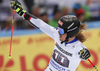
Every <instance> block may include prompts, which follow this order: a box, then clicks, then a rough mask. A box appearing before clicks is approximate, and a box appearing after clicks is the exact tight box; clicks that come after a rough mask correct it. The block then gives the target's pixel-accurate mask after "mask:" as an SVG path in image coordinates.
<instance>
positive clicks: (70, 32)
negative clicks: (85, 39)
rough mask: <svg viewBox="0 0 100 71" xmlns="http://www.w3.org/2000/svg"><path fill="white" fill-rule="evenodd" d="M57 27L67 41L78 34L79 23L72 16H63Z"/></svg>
mask: <svg viewBox="0 0 100 71" xmlns="http://www.w3.org/2000/svg"><path fill="white" fill-rule="evenodd" d="M58 27H60V28H62V29H63V30H64V33H67V39H68V38H69V37H70V38H71V37H73V36H75V35H76V34H77V33H78V32H79V27H80V21H79V20H78V19H77V17H76V16H74V15H65V16H63V17H61V18H60V19H59V21H58Z"/></svg>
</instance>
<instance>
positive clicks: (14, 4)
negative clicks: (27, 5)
mask: <svg viewBox="0 0 100 71" xmlns="http://www.w3.org/2000/svg"><path fill="white" fill-rule="evenodd" d="M10 6H11V8H12V9H13V10H15V12H17V13H18V14H19V15H20V16H22V17H23V16H24V13H25V12H26V11H25V10H23V8H22V5H21V3H20V2H18V1H10Z"/></svg>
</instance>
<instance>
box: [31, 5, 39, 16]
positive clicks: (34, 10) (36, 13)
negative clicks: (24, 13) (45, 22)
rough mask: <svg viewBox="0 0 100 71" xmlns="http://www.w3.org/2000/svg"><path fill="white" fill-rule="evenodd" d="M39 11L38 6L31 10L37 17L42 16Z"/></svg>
mask: <svg viewBox="0 0 100 71" xmlns="http://www.w3.org/2000/svg"><path fill="white" fill-rule="evenodd" d="M39 11H40V7H39V6H38V5H35V6H33V7H32V9H31V12H32V15H34V16H36V17H39V16H40V13H39Z"/></svg>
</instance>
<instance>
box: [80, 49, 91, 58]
mask: <svg viewBox="0 0 100 71" xmlns="http://www.w3.org/2000/svg"><path fill="white" fill-rule="evenodd" d="M78 54H79V55H80V58H81V59H82V60H87V59H88V58H89V57H90V56H91V55H90V52H89V50H88V49H86V48H83V49H82V50H80V52H79V53H78Z"/></svg>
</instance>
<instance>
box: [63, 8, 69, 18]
mask: <svg viewBox="0 0 100 71" xmlns="http://www.w3.org/2000/svg"><path fill="white" fill-rule="evenodd" d="M64 15H68V8H67V7H63V9H62V16H64Z"/></svg>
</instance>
